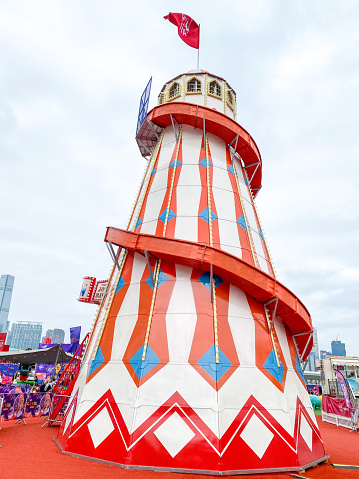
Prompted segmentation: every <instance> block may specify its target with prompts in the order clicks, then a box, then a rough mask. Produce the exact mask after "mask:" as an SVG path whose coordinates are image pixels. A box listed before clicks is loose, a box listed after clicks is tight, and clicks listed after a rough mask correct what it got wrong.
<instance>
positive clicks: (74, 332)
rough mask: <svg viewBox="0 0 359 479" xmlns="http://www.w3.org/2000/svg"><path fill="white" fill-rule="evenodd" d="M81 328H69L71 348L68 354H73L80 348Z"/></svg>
mask: <svg viewBox="0 0 359 479" xmlns="http://www.w3.org/2000/svg"><path fill="white" fill-rule="evenodd" d="M80 335H81V326H75V327H74V328H70V338H71V347H70V349H69V350H68V352H69V353H71V354H75V353H76V350H77V348H78V347H79V346H80V344H79V343H80Z"/></svg>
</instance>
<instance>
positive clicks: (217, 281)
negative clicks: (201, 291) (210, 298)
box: [198, 271, 223, 290]
mask: <svg viewBox="0 0 359 479" xmlns="http://www.w3.org/2000/svg"><path fill="white" fill-rule="evenodd" d="M213 279H214V287H215V288H218V286H220V285H221V284H222V283H223V279H222V278H221V277H220V276H217V275H216V274H214V275H213ZM198 281H200V282H201V283H202V284H204V286H206V287H207V288H208V289H209V290H210V289H211V275H210V274H209V272H208V271H206V272H205V273H203V274H202V276H200V277H199V278H198Z"/></svg>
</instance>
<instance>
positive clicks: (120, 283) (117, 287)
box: [115, 276, 125, 294]
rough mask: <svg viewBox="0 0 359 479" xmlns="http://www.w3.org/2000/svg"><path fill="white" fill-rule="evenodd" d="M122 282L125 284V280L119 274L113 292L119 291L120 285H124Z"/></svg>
mask: <svg viewBox="0 0 359 479" xmlns="http://www.w3.org/2000/svg"><path fill="white" fill-rule="evenodd" d="M124 284H125V280H124V279H123V278H122V276H120V279H119V281H118V283H117V286H116V291H115V294H116V293H118V292H119V291H120V289H121V288H122V286H124Z"/></svg>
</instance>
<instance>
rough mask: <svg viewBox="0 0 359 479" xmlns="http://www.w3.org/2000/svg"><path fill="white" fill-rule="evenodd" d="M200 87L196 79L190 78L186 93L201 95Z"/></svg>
mask: <svg viewBox="0 0 359 479" xmlns="http://www.w3.org/2000/svg"><path fill="white" fill-rule="evenodd" d="M201 90H202V85H201V82H200V81H199V80H198V79H197V78H192V79H191V80H190V81H189V82H188V83H187V93H201Z"/></svg>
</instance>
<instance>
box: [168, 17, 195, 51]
mask: <svg viewBox="0 0 359 479" xmlns="http://www.w3.org/2000/svg"><path fill="white" fill-rule="evenodd" d="M163 18H164V19H165V20H169V21H170V22H171V23H173V25H176V27H178V35H179V36H180V37H181V38H182V40H183V41H184V42H185V43H187V45H189V46H190V47H192V48H197V49H198V48H199V25H198V24H197V23H196V22H195V21H194V20H193V18H191V17H189V16H188V15H185V14H184V13H171V12H170V13H169V14H168V15H166V16H165V17H163Z"/></svg>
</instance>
